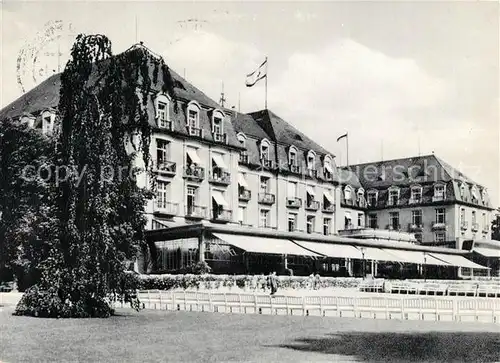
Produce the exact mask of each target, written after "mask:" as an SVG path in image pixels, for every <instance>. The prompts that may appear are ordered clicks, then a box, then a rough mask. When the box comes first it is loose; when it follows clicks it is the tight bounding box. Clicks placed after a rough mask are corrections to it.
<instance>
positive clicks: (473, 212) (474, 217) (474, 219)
mask: <svg viewBox="0 0 500 363" xmlns="http://www.w3.org/2000/svg"><path fill="white" fill-rule="evenodd" d="M475 223H476V211H475V210H473V211H472V224H475Z"/></svg>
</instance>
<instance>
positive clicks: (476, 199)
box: [470, 185, 479, 202]
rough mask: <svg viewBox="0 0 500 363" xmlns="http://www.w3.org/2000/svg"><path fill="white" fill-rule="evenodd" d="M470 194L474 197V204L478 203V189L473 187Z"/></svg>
mask: <svg viewBox="0 0 500 363" xmlns="http://www.w3.org/2000/svg"><path fill="white" fill-rule="evenodd" d="M470 194H471V196H472V201H473V202H478V201H479V194H478V192H477V187H476V186H475V185H473V186H472V187H471V189H470Z"/></svg>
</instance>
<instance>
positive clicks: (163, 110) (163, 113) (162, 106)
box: [158, 102, 168, 128]
mask: <svg viewBox="0 0 500 363" xmlns="http://www.w3.org/2000/svg"><path fill="white" fill-rule="evenodd" d="M158 121H159V122H158V126H159V127H162V128H165V127H167V121H168V105H167V104H166V103H165V102H158Z"/></svg>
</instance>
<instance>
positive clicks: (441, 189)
mask: <svg viewBox="0 0 500 363" xmlns="http://www.w3.org/2000/svg"><path fill="white" fill-rule="evenodd" d="M445 195H446V192H445V186H444V184H436V185H434V201H440V200H444V199H445Z"/></svg>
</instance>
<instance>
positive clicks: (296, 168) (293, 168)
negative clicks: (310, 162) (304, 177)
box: [288, 164, 302, 174]
mask: <svg viewBox="0 0 500 363" xmlns="http://www.w3.org/2000/svg"><path fill="white" fill-rule="evenodd" d="M288 167H289V168H290V172H292V173H295V174H300V173H301V172H302V168H301V167H300V165H296V164H290V165H288Z"/></svg>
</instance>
